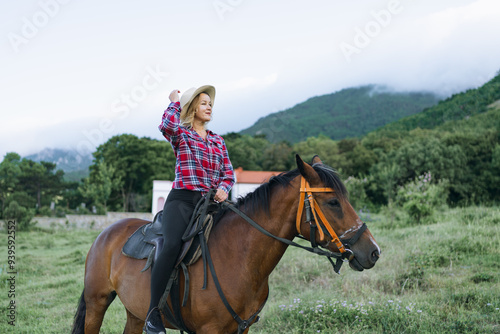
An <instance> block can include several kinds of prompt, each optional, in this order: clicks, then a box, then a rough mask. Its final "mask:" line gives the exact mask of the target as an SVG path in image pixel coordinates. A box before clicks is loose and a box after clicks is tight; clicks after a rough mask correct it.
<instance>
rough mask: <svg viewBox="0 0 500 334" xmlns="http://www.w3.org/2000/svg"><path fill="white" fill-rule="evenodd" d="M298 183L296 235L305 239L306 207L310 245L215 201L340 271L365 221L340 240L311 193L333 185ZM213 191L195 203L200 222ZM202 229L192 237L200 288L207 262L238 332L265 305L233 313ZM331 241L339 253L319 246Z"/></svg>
mask: <svg viewBox="0 0 500 334" xmlns="http://www.w3.org/2000/svg"><path fill="white" fill-rule="evenodd" d="M300 182H301V186H300V199H299V208H298V210H297V220H296V225H297V231H298V236H299V237H300V238H302V239H305V238H304V237H303V236H302V232H301V231H300V226H301V225H302V214H303V212H304V208H305V212H306V223H309V226H310V228H311V234H310V238H309V239H310V241H311V247H307V246H303V245H301V244H298V243H296V242H293V241H291V240H288V239H285V238H281V237H278V236H275V235H273V234H271V233H270V232H268V231H267V230H265V229H264V228H263V227H262V226H260V225H259V224H257V223H256V222H255V221H254V220H253V219H251V218H250V217H248V216H247V215H246V214H245V213H243V212H241V211H240V210H239V209H238V208H236V206H235V205H234V204H232V203H230V202H228V201H224V202H222V203H217V204H218V205H220V207H222V208H224V207H225V208H227V209H230V210H232V211H233V212H234V213H236V214H238V215H239V216H240V217H241V218H243V219H244V220H245V221H246V222H248V223H249V224H250V225H251V226H253V227H254V228H255V229H257V230H258V231H260V232H261V233H263V234H264V235H266V236H268V237H271V238H274V239H276V240H278V241H281V242H283V243H285V244H287V245H289V246H295V247H298V248H302V249H304V250H306V251H308V252H311V253H314V254H318V255H322V256H325V257H326V258H327V259H328V261H330V263H331V264H332V266H333V270H334V271H335V272H336V273H337V274H338V273H339V271H340V268H341V267H342V263H343V262H344V260H348V261H350V260H352V259H353V258H354V253H353V252H352V250H351V249H350V246H351V245H353V244H354V243H355V242H356V241H358V239H359V238H360V237H361V234H363V232H364V231H365V230H366V228H367V227H366V224H365V223H363V225H361V227H360V228H359V229H358V231H357V232H356V234H355V235H354V237H352V238H350V239H340V238H339V237H338V236H337V233H335V231H334V230H333V227H332V225H331V224H330V223H329V222H328V220H327V219H326V217H325V215H324V213H323V211H322V210H321V208H320V206H319V205H318V203H317V202H316V200H315V199H314V197H313V193H319V192H330V193H334V192H335V190H334V189H332V188H312V187H311V186H310V185H309V182H307V181H306V179H305V178H304V177H303V176H301V181H300ZM214 193H215V191H214V190H211V191H210V192H209V193H208V194H207V195H206V196H205V199H206V200H205V199H202V200H200V202H199V203H198V205H197V208H198V206H200V204H201V203H202V201H204V202H203V203H204V208H203V213H202V214H201V216H202V217H203V218H200V219H199V221H204V216H205V215H206V214H207V207H208V204H209V202H210V198H213V195H214ZM306 194H307V196H306ZM197 211H198V210H197V209H195V212H197ZM193 216H194V215H193ZM318 217H319V219H318ZM318 225H319V226H320V228H319V229H318ZM316 231H318V232H319V235H320V242H322V243H325V244H324V245H319V246H318V244H317V242H316ZM203 232H204V230H203V226H200V227H198V228H197V229H196V231H195V232H194V234H193V236H194V235H195V234H197V235H199V237H200V243H201V248H202V256H203V268H204V280H203V281H204V285H203V289H204V288H205V287H206V282H207V264H208V267H209V269H210V272H211V274H212V278H213V280H214V284H215V287H216V289H217V292H218V293H219V296H220V298H221V300H222V302H223V304H224V306H225V307H226V309H227V310H228V312H229V313H230V314H231V315H232V317H233V319H234V320H235V321H236V322H237V323H238V334H241V333H243V332H244V331H245V330H246V329H247V328H248V327H249V326H250V325H251V324H252V323H253V322H254V321H255V320H257V319H258V314H259V312H260V311H261V310H262V308H263V307H264V304H265V301H264V303H263V304H262V305H261V306H260V308H259V309H258V310H257V312H255V313H254V314H253V315H252V316H250V318H249V319H248V320H243V319H242V318H241V317H240V316H239V315H238V314H237V313H236V311H235V310H234V309H233V308H232V307H231V305H230V304H229V302H228V300H227V298H226V297H225V296H224V293H223V291H222V288H221V285H220V282H219V279H218V278H217V274H216V272H215V268H214V265H213V262H212V257H211V255H210V250H209V248H208V244H207V241H206V239H205V236H204V233H203ZM325 234H326V235H328V237H329V238H330V240H325ZM330 242H334V243H335V244H336V245H337V248H338V249H339V252H340V254H339V253H335V252H331V251H329V250H325V249H321V248H319V247H326V246H328V245H329V244H330ZM332 258H336V259H337V262H336V263H333V260H332ZM186 270H187V269H186ZM184 275H185V277H187V275H186V271H185V273H184ZM185 285H186V286H189V281H187V282H186V283H185ZM266 300H267V298H266Z"/></svg>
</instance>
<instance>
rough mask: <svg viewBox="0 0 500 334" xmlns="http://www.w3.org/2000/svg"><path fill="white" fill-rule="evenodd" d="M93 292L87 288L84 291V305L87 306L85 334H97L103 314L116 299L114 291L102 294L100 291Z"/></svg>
mask: <svg viewBox="0 0 500 334" xmlns="http://www.w3.org/2000/svg"><path fill="white" fill-rule="evenodd" d="M94 290H95V289H92V288H90V289H89V288H87V289H85V291H84V298H85V303H86V305H87V312H86V315H85V334H99V329H100V328H101V325H102V320H103V319H104V314H105V313H106V310H107V309H108V307H109V305H110V304H111V303H112V302H113V300H114V299H115V297H116V292H115V291H110V292H108V293H103V292H102V291H94ZM87 291H88V293H87Z"/></svg>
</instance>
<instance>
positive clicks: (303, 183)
mask: <svg viewBox="0 0 500 334" xmlns="http://www.w3.org/2000/svg"><path fill="white" fill-rule="evenodd" d="M334 192H335V190H334V189H332V188H312V187H311V186H310V185H309V182H307V180H306V179H305V178H304V177H303V176H301V180H300V198H299V208H298V210H297V219H296V226H297V232H298V233H299V236H300V235H301V234H302V232H301V229H300V226H301V225H302V215H303V212H304V208H305V211H306V223H309V226H310V229H311V230H310V237H309V239H310V241H311V246H312V247H313V248H318V243H317V241H316V231H318V232H319V241H320V242H321V243H324V245H321V246H322V247H326V246H328V245H329V244H330V243H331V242H333V243H335V245H336V246H337V248H338V249H339V252H340V254H341V258H339V259H338V260H337V263H336V264H333V263H332V265H333V267H334V270H335V272H336V273H338V272H339V270H340V267H341V266H342V262H343V261H342V260H348V261H351V260H352V259H353V258H354V253H353V252H352V250H351V249H350V246H352V245H354V243H355V242H356V241H358V239H359V238H360V237H361V235H362V234H363V232H364V231H365V230H366V228H367V226H366V224H365V223H363V225H361V227H360V228H359V229H358V231H357V232H356V234H355V235H354V237H352V238H349V239H343V240H341V239H340V238H339V237H338V236H337V233H335V231H334V230H333V227H332V225H331V224H330V222H329V221H328V219H327V218H326V217H325V214H324V213H323V211H322V210H321V207H320V206H319V205H318V202H316V199H314V196H313V193H334ZM306 195H307V196H306ZM318 218H319V219H318ZM318 225H319V227H320V228H319V229H318ZM325 234H326V235H327V236H328V237H329V238H330V239H329V240H326V239H325ZM328 259H329V260H330V262H332V261H331V259H330V258H328Z"/></svg>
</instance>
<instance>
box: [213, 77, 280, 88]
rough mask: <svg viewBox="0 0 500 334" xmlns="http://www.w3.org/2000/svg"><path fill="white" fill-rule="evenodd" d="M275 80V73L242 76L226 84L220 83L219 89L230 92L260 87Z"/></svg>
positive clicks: (276, 78)
mask: <svg viewBox="0 0 500 334" xmlns="http://www.w3.org/2000/svg"><path fill="white" fill-rule="evenodd" d="M277 80H278V74H277V73H272V74H269V75H266V76H264V77H243V78H241V79H238V80H235V81H232V82H229V83H226V84H224V83H223V84H222V85H220V89H221V90H226V91H230V92H231V91H238V90H244V89H262V88H265V87H267V86H270V85H272V84H274V83H275V82H276V81H277Z"/></svg>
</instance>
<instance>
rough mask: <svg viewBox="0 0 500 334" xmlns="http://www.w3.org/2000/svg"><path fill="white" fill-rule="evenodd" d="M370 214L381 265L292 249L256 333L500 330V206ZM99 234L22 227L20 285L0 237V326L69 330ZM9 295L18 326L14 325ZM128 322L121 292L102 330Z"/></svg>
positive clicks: (276, 276)
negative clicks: (339, 262) (421, 220)
mask: <svg viewBox="0 0 500 334" xmlns="http://www.w3.org/2000/svg"><path fill="white" fill-rule="evenodd" d="M363 218H364V219H365V221H366V222H367V224H368V227H369V228H370V230H371V231H372V233H373V235H374V236H375V238H376V240H377V242H378V243H379V245H380V247H381V248H382V257H381V259H380V260H379V262H378V263H377V265H376V266H375V267H374V268H373V269H372V270H368V271H364V272H361V273H359V272H354V271H353V270H351V269H350V268H348V267H347V266H344V267H343V268H342V270H341V273H340V275H336V274H335V273H334V272H333V270H332V268H331V266H330V264H329V263H328V261H327V260H326V259H323V258H319V257H317V256H314V255H311V254H309V253H306V252H304V251H301V250H299V249H289V250H288V251H287V252H286V254H285V256H284V258H283V260H282V261H281V262H280V264H279V265H278V267H277V268H276V270H275V271H274V272H273V274H272V276H271V280H270V281H271V293H270V298H269V301H268V303H267V305H266V307H265V308H264V310H263V312H262V313H261V318H262V319H261V321H260V322H259V323H257V324H255V325H253V326H252V327H251V331H250V332H251V333H500V310H499V308H500V285H499V277H500V233H499V232H500V210H499V209H498V208H486V207H470V208H457V209H447V210H444V211H442V212H441V213H438V215H437V217H436V218H437V219H436V220H437V222H436V223H433V224H428V225H413V226H407V225H405V224H403V223H402V222H401V221H399V220H398V219H397V215H396V218H392V219H388V218H386V217H385V216H383V215H382V214H380V215H371V216H365V217H363ZM98 233H99V232H98V231H89V230H72V229H58V230H50V231H44V230H37V231H32V232H17V234H16V244H15V246H16V254H15V255H16V260H15V267H16V270H17V271H18V274H17V275H15V282H14V281H12V280H11V281H9V278H11V276H12V275H9V274H8V272H9V268H8V267H7V264H6V262H7V261H6V260H7V256H8V254H7V234H6V233H5V232H4V233H2V234H1V235H3V237H2V238H1V240H0V245H1V249H2V254H1V256H2V261H1V267H0V301H1V305H2V307H1V309H0V333H32V334H36V333H69V332H70V328H71V324H72V321H73V315H74V312H75V309H76V304H77V301H78V299H79V297H80V294H81V292H82V288H83V273H84V262H85V257H86V254H87V251H88V249H89V248H90V245H91V243H92V241H93V240H94V239H95V237H96V236H97V235H98ZM12 288H14V290H15V298H12V297H9V296H8V295H9V290H12ZM12 299H15V303H16V319H15V327H13V326H11V325H9V324H8V321H9V319H8V315H9V314H10V313H9V310H8V309H7V306H8V305H9V302H10V301H11V300H12ZM124 324H125V312H124V310H123V306H122V305H121V304H120V301H119V300H118V299H116V300H115V302H114V303H113V304H112V305H111V307H110V309H109V310H108V313H107V314H106V318H105V319H104V326H103V328H102V331H101V332H102V333H121V332H122V331H123V326H124ZM171 333H174V332H173V331H172V332H171Z"/></svg>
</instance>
